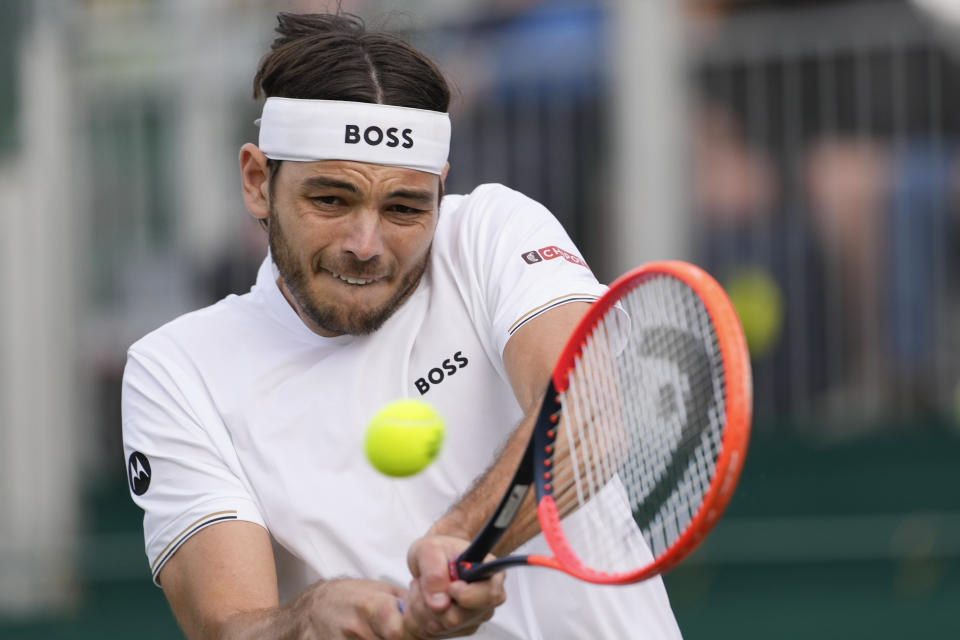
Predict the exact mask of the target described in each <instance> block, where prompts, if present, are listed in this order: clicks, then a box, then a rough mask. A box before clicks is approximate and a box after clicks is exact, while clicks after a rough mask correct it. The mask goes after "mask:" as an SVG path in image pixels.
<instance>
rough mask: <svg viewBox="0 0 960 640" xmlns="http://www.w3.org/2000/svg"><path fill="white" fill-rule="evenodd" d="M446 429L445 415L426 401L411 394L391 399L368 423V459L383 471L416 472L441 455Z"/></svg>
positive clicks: (397, 474) (401, 474)
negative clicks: (394, 399) (403, 397)
mask: <svg viewBox="0 0 960 640" xmlns="http://www.w3.org/2000/svg"><path fill="white" fill-rule="evenodd" d="M444 432H445V427H444V424H443V418H441V417H440V414H439V413H437V411H436V410H435V409H434V408H433V407H431V406H430V405H429V404H427V403H426V402H422V401H420V400H413V399H410V398H406V399H403V400H397V401H395V402H391V403H390V404H388V405H387V406H385V407H384V408H383V409H381V410H380V411H378V412H377V414H376V415H374V416H373V418H372V419H371V420H370V424H369V425H368V426H367V434H366V440H365V443H364V448H365V451H366V454H367V459H368V460H370V463H371V464H372V465H373V466H374V468H375V469H377V471H379V472H380V473H383V474H386V475H388V476H393V477H397V478H402V477H406V476H412V475H413V474H415V473H419V472H420V471H423V469H425V468H426V467H427V465H429V464H430V463H431V462H433V460H434V458H436V457H437V454H438V453H439V452H440V447H441V445H442V444H443V436H444Z"/></svg>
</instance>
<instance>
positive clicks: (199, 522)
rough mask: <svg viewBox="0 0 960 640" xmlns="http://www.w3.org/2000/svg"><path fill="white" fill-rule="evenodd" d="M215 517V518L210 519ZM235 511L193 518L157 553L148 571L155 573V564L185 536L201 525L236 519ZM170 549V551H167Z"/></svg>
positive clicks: (177, 545)
mask: <svg viewBox="0 0 960 640" xmlns="http://www.w3.org/2000/svg"><path fill="white" fill-rule="evenodd" d="M212 518H215V519H216V520H211V519H212ZM236 519H237V511H236V509H233V510H230V511H216V512H214V513H208V514H207V515H205V516H203V517H201V518H198V519H197V520H194V521H193V522H191V523H190V524H188V525H187V526H186V527H184V528H183V531H181V532H180V533H178V534H177V535H176V536H174V538H173V540H171V541H170V543H169V544H168V545H167V546H165V547H164V548H163V550H162V551H161V552H160V553H158V554H157V558H156V560H154V561H153V564H152V565H150V571H152V572H154V573H156V570H157V569H158V568H159V567H158V566H157V565H159V564H162V562H161V558H166V557H167V556H169V555H170V553H172V552H173V551H176V549H172V550H171V549H170V548H171V547H179V546H180V545H181V544H182V543H183V542H184V540H185V539H186V538H189V537H190V536H191V535H192V534H193V533H195V532H196V531H197V530H199V529H200V528H202V527H203V526H205V525H207V524H210V523H211V522H214V521H216V522H219V521H221V520H236ZM168 551H170V553H168Z"/></svg>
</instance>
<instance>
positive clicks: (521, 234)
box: [460, 185, 606, 354]
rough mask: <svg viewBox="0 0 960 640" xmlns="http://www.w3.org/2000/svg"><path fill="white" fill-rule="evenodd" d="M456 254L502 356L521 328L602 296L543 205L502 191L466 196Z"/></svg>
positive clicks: (490, 189)
mask: <svg viewBox="0 0 960 640" xmlns="http://www.w3.org/2000/svg"><path fill="white" fill-rule="evenodd" d="M465 200H466V202H465V206H466V207H467V208H468V211H466V212H464V215H465V218H464V221H463V224H464V225H465V229H464V232H463V233H461V235H460V242H461V247H460V249H461V253H462V255H464V256H465V258H466V259H465V262H466V264H468V265H471V268H472V269H473V270H474V275H475V278H476V283H477V286H478V287H479V288H480V291H481V295H482V297H483V300H484V304H485V307H486V313H487V315H488V319H489V321H490V324H491V326H492V327H493V330H494V335H495V338H496V341H497V347H498V348H499V352H500V353H501V354H502V353H503V349H504V347H505V346H506V344H507V341H508V340H509V339H510V337H511V336H512V335H513V334H514V333H515V332H516V331H517V330H518V329H519V328H520V327H522V326H523V325H524V324H526V323H527V322H529V321H530V320H532V319H533V318H535V317H537V316H538V315H540V314H542V313H544V312H546V311H549V310H550V309H553V308H555V307H557V306H560V305H562V304H566V303H568V302H576V301H583V302H593V301H594V300H596V299H597V298H599V297H600V296H601V295H603V293H604V292H605V291H606V287H605V286H604V285H601V284H600V283H599V282H598V281H597V279H596V277H595V276H594V275H593V272H592V271H591V270H590V267H589V266H588V265H587V263H586V262H585V261H584V259H583V256H582V255H581V254H580V251H579V249H577V247H576V246H575V245H574V244H573V241H572V240H571V239H570V236H569V235H568V234H567V232H566V231H565V230H564V228H563V226H562V225H561V224H560V222H559V221H558V220H557V219H556V217H554V215H553V214H552V213H550V211H548V210H547V209H546V208H545V207H544V206H543V205H541V204H540V203H538V202H536V201H535V200H532V199H531V198H528V197H527V196H524V195H523V194H521V193H519V192H517V191H514V190H512V189H509V188H507V187H504V186H502V185H483V186H481V187H478V188H477V189H476V190H475V191H474V192H473V193H472V194H471V195H470V196H468V197H467V198H466V199H465Z"/></svg>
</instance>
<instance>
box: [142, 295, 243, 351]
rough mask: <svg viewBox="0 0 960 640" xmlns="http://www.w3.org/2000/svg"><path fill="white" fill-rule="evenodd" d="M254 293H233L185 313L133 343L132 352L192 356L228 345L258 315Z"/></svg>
mask: <svg viewBox="0 0 960 640" xmlns="http://www.w3.org/2000/svg"><path fill="white" fill-rule="evenodd" d="M256 306H257V304H256V301H255V300H254V298H253V294H251V293H247V294H244V295H242V296H237V295H230V296H227V297H226V298H224V299H222V300H220V301H219V302H216V303H214V304H212V305H210V306H208V307H204V308H202V309H198V310H196V311H191V312H189V313H185V314H183V315H181V316H179V317H177V318H175V319H173V320H171V321H170V322H167V323H166V324H164V325H162V326H160V327H159V328H157V329H154V330H153V331H151V332H150V333H148V334H147V335H145V336H143V337H142V338H140V339H139V340H137V341H136V342H135V343H133V345H131V346H130V349H129V350H128V353H130V354H138V355H141V356H146V357H152V359H162V360H170V359H177V356H178V354H179V355H180V356H183V357H184V358H186V359H192V356H194V355H196V353H197V352H198V351H205V352H206V351H209V350H210V349H217V347H218V346H222V347H223V348H228V345H230V344H235V343H236V339H237V336H238V334H239V333H242V332H243V328H244V326H245V325H249V324H251V323H252V321H253V319H254V318H255V317H256V315H257V313H256ZM161 356H162V357H161Z"/></svg>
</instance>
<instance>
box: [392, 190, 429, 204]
mask: <svg viewBox="0 0 960 640" xmlns="http://www.w3.org/2000/svg"><path fill="white" fill-rule="evenodd" d="M434 197H435V195H434V194H433V193H432V192H430V191H426V190H424V189H395V190H393V191H391V192H390V193H388V194H387V198H388V199H391V198H400V199H402V200H410V201H411V202H416V203H418V204H421V205H423V204H431V203H433V199H434Z"/></svg>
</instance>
